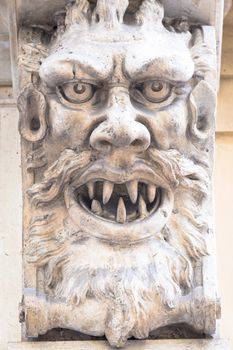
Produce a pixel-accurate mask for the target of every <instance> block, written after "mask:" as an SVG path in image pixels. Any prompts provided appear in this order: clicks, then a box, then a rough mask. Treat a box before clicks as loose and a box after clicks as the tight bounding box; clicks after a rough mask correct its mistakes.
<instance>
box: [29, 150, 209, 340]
mask: <svg viewBox="0 0 233 350" xmlns="http://www.w3.org/2000/svg"><path fill="white" fill-rule="evenodd" d="M148 153H149V157H150V162H151V168H154V169H156V172H157V173H159V174H160V176H161V177H162V178H163V179H164V181H166V183H167V185H168V186H170V187H171V188H172V190H173V192H174V198H175V201H174V207H173V213H172V214H171V215H170V217H169V218H168V220H167V223H166V225H165V226H164V227H163V229H162V230H161V231H160V232H155V234H154V236H152V237H150V238H149V239H146V240H142V241H140V242H134V243H133V242H132V243H130V244H125V243H122V244H121V243H112V242H111V241H109V242H107V241H101V240H99V239H97V238H95V237H93V235H92V234H91V233H90V232H83V231H79V229H78V228H77V227H75V226H74V225H73V224H72V220H71V219H70V218H69V217H67V212H66V211H65V210H64V203H63V199H62V194H63V190H64V188H65V186H66V184H68V183H69V182H70V181H71V179H72V177H73V175H74V174H76V175H75V176H77V174H79V173H81V172H82V171H83V169H84V168H87V167H88V166H89V164H90V160H91V154H90V152H89V151H85V152H82V153H79V154H77V153H75V152H74V151H72V150H65V151H64V152H63V153H62V154H61V156H60V158H59V159H58V161H56V162H55V163H54V164H53V165H52V166H51V167H50V168H49V169H48V170H47V171H46V173H45V177H44V180H43V181H42V182H41V183H39V184H35V185H34V186H33V187H32V188H31V189H30V190H29V195H30V196H31V199H32V201H33V202H34V203H35V204H36V205H37V206H39V205H42V208H43V212H44V211H46V210H47V209H46V205H49V204H50V203H51V204H53V208H54V204H55V203H56V206H55V212H54V213H52V214H49V215H42V216H36V217H34V220H33V223H32V225H31V228H30V234H29V240H28V245H27V252H26V254H27V257H28V260H29V261H30V262H32V263H34V264H35V265H36V266H37V267H38V268H39V267H40V268H41V267H42V268H43V269H44V274H45V285H46V287H45V290H46V294H49V295H50V296H53V297H54V300H55V301H59V302H64V303H66V304H72V305H75V306H77V307H78V306H79V305H82V304H84V303H85V302H87V303H88V300H90V299H95V300H96V301H97V302H98V304H100V305H102V307H103V308H105V309H106V313H107V315H106V325H105V327H106V328H105V335H106V336H107V338H108V340H109V341H110V343H111V344H112V345H117V346H119V344H124V342H125V341H126V339H127V338H128V337H130V336H134V337H136V338H145V337H147V336H148V333H149V331H151V330H152V328H151V324H156V325H157V328H158V327H160V326H163V325H166V324H164V323H163V324H162V323H161V324H160V323H159V322H160V321H159V319H160V316H159V314H160V315H161V310H162V309H163V311H162V313H163V315H164V313H169V310H171V309H172V308H173V307H174V304H175V303H176V301H177V300H178V299H179V297H181V296H182V295H187V294H188V293H190V291H191V288H192V287H195V285H193V283H194V278H193V272H194V266H195V262H196V261H197V260H198V259H200V258H201V257H202V256H204V255H206V254H207V251H206V243H205V238H204V233H206V231H207V225H206V224H205V222H204V221H203V218H202V215H201V213H202V207H203V201H204V199H205V195H206V192H207V186H208V179H209V177H208V174H207V172H206V170H205V167H204V166H203V165H197V164H195V163H194V162H193V161H191V160H189V159H186V158H185V157H184V156H183V155H182V154H180V153H179V152H178V151H175V150H170V151H157V150H154V149H151V150H149V152H148ZM50 210H51V209H50ZM50 213H51V211H50ZM141 225H142V230H143V221H142V223H141ZM152 309H153V310H154V312H155V313H156V310H157V311H158V313H157V315H158V320H155V322H154V323H153V322H151V310H152ZM161 322H164V318H163V321H161ZM168 323H169V321H168ZM77 329H78V325H77Z"/></svg>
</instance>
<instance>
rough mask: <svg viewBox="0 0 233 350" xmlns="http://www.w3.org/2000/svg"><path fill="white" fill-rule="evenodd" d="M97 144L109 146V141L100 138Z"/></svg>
mask: <svg viewBox="0 0 233 350" xmlns="http://www.w3.org/2000/svg"><path fill="white" fill-rule="evenodd" d="M99 145H100V146H103V147H109V146H111V143H110V142H109V141H107V140H102V141H99Z"/></svg>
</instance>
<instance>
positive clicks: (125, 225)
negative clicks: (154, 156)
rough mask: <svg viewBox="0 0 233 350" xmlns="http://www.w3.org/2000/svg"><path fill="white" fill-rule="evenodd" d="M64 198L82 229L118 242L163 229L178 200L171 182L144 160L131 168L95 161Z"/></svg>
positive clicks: (66, 190)
mask: <svg viewBox="0 0 233 350" xmlns="http://www.w3.org/2000/svg"><path fill="white" fill-rule="evenodd" d="M64 198H65V204H66V208H67V210H68V213H69V215H70V217H71V218H72V220H73V222H74V224H76V225H77V227H78V228H79V229H80V230H82V231H84V232H89V233H90V234H91V235H92V236H94V237H97V238H101V239H105V240H110V241H116V242H127V241H138V240H141V239H145V238H149V237H151V236H154V234H155V233H158V232H160V231H161V230H162V229H163V227H164V226H165V224H166V222H167V220H168V218H169V216H170V214H171V211H172V208H173V202H174V198H173V192H172V190H171V189H170V187H169V186H168V184H166V183H165V182H164V180H163V179H162V178H161V177H159V176H158V175H156V174H155V173H154V171H153V170H152V169H151V168H150V167H148V166H146V164H145V162H143V161H138V162H136V163H135V164H134V166H133V167H132V168H130V170H129V171H126V170H125V169H124V171H119V169H113V168H108V167H106V166H105V167H103V162H101V161H98V162H95V164H94V165H93V166H91V167H90V168H89V169H88V170H87V171H85V172H84V173H83V174H82V175H81V177H78V179H74V180H73V181H72V182H71V184H69V185H67V186H66V188H65V191H64Z"/></svg>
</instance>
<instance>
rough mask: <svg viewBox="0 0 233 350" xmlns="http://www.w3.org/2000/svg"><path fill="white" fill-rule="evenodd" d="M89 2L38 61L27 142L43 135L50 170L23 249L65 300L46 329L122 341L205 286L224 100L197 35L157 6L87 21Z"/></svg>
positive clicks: (165, 318) (172, 317) (166, 318)
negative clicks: (212, 169) (208, 209)
mask: <svg viewBox="0 0 233 350" xmlns="http://www.w3.org/2000/svg"><path fill="white" fill-rule="evenodd" d="M81 3H86V2H85V1H84V2H77V4H76V5H73V7H70V8H69V10H68V13H67V17H66V18H67V19H66V28H65V30H63V32H62V33H59V34H58V37H57V39H56V40H55V41H54V43H53V45H52V46H51V47H50V52H49V54H48V56H47V58H46V59H45V60H44V61H43V62H42V65H41V66H40V69H39V76H40V82H39V89H38V90H39V91H38V92H33V91H34V90H30V89H32V88H30V89H29V90H28V91H29V92H28V96H29V95H30V99H29V97H27V101H29V100H30V101H31V102H27V103H28V108H29V109H30V108H31V109H33V108H34V107H33V108H32V107H31V106H32V105H33V101H34V100H35V101H36V103H35V104H39V102H38V101H40V108H41V105H43V103H44V104H45V100H46V107H43V108H41V109H40V110H41V111H44V113H45V111H47V120H46V122H44V124H43V115H42V116H41V119H40V121H39V122H40V127H35V130H34V134H33V130H32V136H30V137H31V139H32V138H33V137H36V136H35V135H36V134H37V133H40V129H41V128H42V127H43V125H45V124H47V125H48V130H47V131H45V132H41V134H43V142H42V145H43V152H44V154H45V155H46V159H47V169H46V171H42V172H41V170H40V173H38V174H39V175H38V176H37V181H36V183H35V184H34V185H33V186H32V187H31V189H30V190H29V191H28V192H29V196H30V198H31V200H32V203H34V204H35V207H36V209H35V212H34V214H33V216H34V219H33V222H32V224H31V227H30V235H29V239H28V251H27V253H26V254H27V255H28V260H29V261H31V263H34V264H35V266H37V267H38V268H42V269H43V271H44V280H45V288H44V291H43V292H44V293H45V295H48V296H49V297H50V298H52V299H53V301H54V302H59V303H63V307H62V308H63V309H62V312H60V314H59V313H57V314H58V315H59V316H57V317H58V318H53V317H51V319H53V320H55V321H54V323H51V324H49V325H48V324H45V325H43V326H40V327H42V328H40V329H41V330H38V333H43V332H46V330H47V329H49V328H53V327H58V326H59V327H64V328H71V329H75V330H79V331H81V332H84V333H88V334H93V335H103V334H105V335H106V336H107V338H108V340H109V341H110V343H111V344H112V345H116V346H121V345H123V344H124V343H125V341H126V340H127V338H128V337H130V336H135V337H137V338H143V337H146V336H148V333H149V332H150V331H152V330H154V329H157V328H159V327H162V326H166V325H169V324H172V323H178V322H182V320H183V319H182V316H183V315H181V309H182V307H181V306H182V303H184V300H186V299H187V300H188V302H189V300H192V293H195V288H196V287H200V282H199V281H200V278H199V277H198V278H196V277H195V278H196V279H195V278H194V275H193V272H194V270H195V266H196V262H197V261H199V260H200V259H201V257H203V256H205V255H206V254H207V250H206V243H205V236H204V235H205V234H206V231H207V229H208V225H207V224H206V222H205V220H204V219H203V216H202V212H201V210H202V208H203V202H204V200H205V198H206V195H207V193H208V181H209V172H208V166H207V165H206V164H207V163H206V162H207V156H208V154H207V153H206V152H207V151H206V150H205V147H207V145H208V142H209V141H206V140H208V137H209V133H210V119H211V118H212V114H213V112H214V105H215V103H214V99H215V97H214V93H213V91H212V89H211V88H210V87H209V86H208V84H207V83H205V82H204V80H203V78H202V77H201V76H200V75H198V71H197V67H198V62H199V61H198V60H199V58H200V57H199V56H198V55H197V53H196V52H197V51H198V50H199V51H200V40H199V41H198V40H197V43H196V42H195V40H194V38H193V36H192V34H191V32H190V31H186V32H182V33H180V32H179V33H178V32H176V31H175V30H174V28H173V30H168V28H166V27H165V26H164V25H163V24H162V19H163V9H162V6H161V5H160V4H158V3H157V2H155V1H149V0H148V1H145V2H144V5H142V7H141V9H140V10H139V11H138V13H137V15H136V16H135V18H136V19H137V21H136V22H135V23H134V24H132V23H131V24H129V23H124V24H123V23H121V22H122V18H121V15H120V14H119V13H120V12H119V9H118V12H116V13H115V12H114V11H112V12H111V11H110V8H109V7H108V6H107V5H106V4H105V5H103V4H102V2H101V1H99V2H98V4H97V5H96V9H95V10H94V12H93V14H92V24H91V25H90V23H89V24H87V21H86V19H87V15H86V16H84V18H83V17H82V16H81V14H80V9H79V5H80V4H81ZM116 3H117V2H116V1H115V2H113V4H115V5H114V6H116ZM124 3H125V2H124ZM101 4H102V5H101ZM113 4H112V5H111V4H110V5H111V6H113ZM80 6H81V5H80ZM98 6H99V7H98ZM101 6H102V7H101ZM104 6H107V10H108V11H110V12H109V13H111V14H112V16H113V18H111V20H110V19H109V17H108V16H107V15H106V13H107V14H108V11H107V10H106V9H105V10H106V13H105V12H104V13H105V15H106V16H105V19H103V18H104V16H103V18H102V17H101V16H100V14H101V13H102V12H101V11H102V10H103V8H104ZM114 6H113V7H114ZM143 6H144V7H143ZM126 7H127V6H126ZM76 10H77V13H78V14H77V13H76ZM152 10H153V11H152ZM151 11H152V12H151ZM123 12H124V11H123ZM123 14H124V13H123ZM114 16H115V17H116V18H115V17H114ZM76 17H77V18H78V19H79V21H77V18H76ZM93 18H94V20H93ZM106 18H107V19H106ZM120 19H121V20H120ZM77 22H78V23H77ZM80 23H81V24H80ZM110 24H111V25H110ZM108 26H110V28H107V27H108ZM170 29H171V28H170ZM198 30H199V32H198ZM198 30H197V33H200V29H198ZM195 45H196V46H195ZM195 49H196V50H195ZM199 51H198V52H199ZM201 64H202V65H201ZM201 64H200V62H199V65H200V66H201V67H202V68H203V67H204V66H205V64H203V62H201ZM206 65H207V64H206ZM199 73H200V72H199ZM43 95H44V96H45V100H44V99H43V97H42V96H43ZM205 98H208V101H209V102H208V104H206V103H203V101H204V99H205ZM33 99H34V100H33ZM35 108H36V107H35ZM31 114H32V115H34V114H33V113H31ZM41 114H42V112H41ZM32 121H33V119H31V122H32ZM22 125H23V126H22ZM45 128H46V126H45ZM21 129H22V130H21V132H22V134H23V135H25V134H26V135H28V134H27V132H24V130H25V128H24V124H23V123H22V124H21ZM46 132H47V133H46ZM33 135H34V136H33ZM200 140H202V141H201V143H199V142H200ZM37 141H38V140H37ZM40 142H41V140H40ZM199 145H200V147H199ZM200 150H201V153H200ZM206 154H207V156H206ZM42 174H43V176H42ZM192 286H193V287H192ZM185 298H186V299H185ZM59 305H60V304H59ZM71 306H72V307H73V309H72V311H71V310H70V307H71ZM70 312H71V314H72V318H69V316H68V315H69V314H70ZM81 314H82V315H83V317H82V319H80V315H81ZM62 315H63V316H64V315H66V317H65V316H64V317H62ZM64 319H65V321H64ZM184 320H186V318H185V315H184ZM50 322H52V321H50ZM189 324H190V325H192V326H194V327H196V328H197V329H199V328H198V327H199V326H198V325H197V324H196V323H195V322H194V321H193V320H190V322H189ZM43 327H44V328H43ZM38 328H39V327H38ZM200 330H203V326H200Z"/></svg>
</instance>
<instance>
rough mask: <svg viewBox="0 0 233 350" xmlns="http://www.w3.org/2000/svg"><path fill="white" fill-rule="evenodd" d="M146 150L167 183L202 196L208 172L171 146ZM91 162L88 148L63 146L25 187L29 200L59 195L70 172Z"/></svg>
mask: <svg viewBox="0 0 233 350" xmlns="http://www.w3.org/2000/svg"><path fill="white" fill-rule="evenodd" d="M148 154H149V158H150V162H151V167H152V168H153V169H154V171H155V172H156V173H157V174H159V175H160V176H161V177H162V178H163V179H164V181H166V183H167V184H168V185H169V186H170V187H173V188H176V187H182V188H184V189H190V188H192V190H193V191H196V192H198V193H199V195H200V194H201V195H202V196H203V197H204V196H205V194H206V192H207V190H208V181H209V176H208V173H207V171H206V169H205V168H204V167H203V166H200V165H198V164H195V163H194V162H193V161H192V160H190V159H187V158H186V157H185V156H184V155H182V154H181V153H180V152H178V151H177V150H173V149H171V150H168V151H161V150H156V149H150V150H149V151H148ZM92 163H93V160H92V157H91V151H90V150H86V151H82V152H79V153H77V152H75V151H73V150H71V149H66V150H64V151H63V152H62V153H61V155H60V157H59V159H58V160H57V161H55V162H54V163H53V164H52V165H51V166H50V167H49V168H48V169H47V170H46V171H45V173H44V178H43V180H42V182H40V183H36V184H34V185H33V186H32V187H31V188H30V189H29V190H28V192H27V193H28V195H29V197H30V198H31V200H32V203H33V204H34V205H35V206H39V205H41V204H49V203H50V202H51V201H53V200H55V199H58V198H59V196H60V195H61V194H62V191H63V189H64V186H65V185H66V184H68V183H69V182H70V180H71V178H72V176H73V175H75V176H79V175H81V173H83V171H84V170H85V169H87V168H88V166H90V165H91V164H92Z"/></svg>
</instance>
